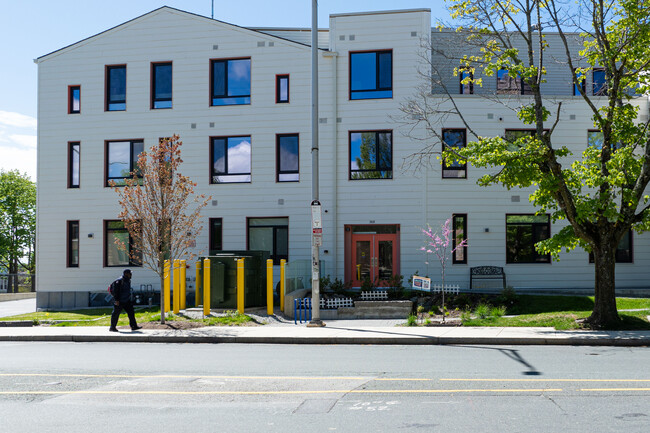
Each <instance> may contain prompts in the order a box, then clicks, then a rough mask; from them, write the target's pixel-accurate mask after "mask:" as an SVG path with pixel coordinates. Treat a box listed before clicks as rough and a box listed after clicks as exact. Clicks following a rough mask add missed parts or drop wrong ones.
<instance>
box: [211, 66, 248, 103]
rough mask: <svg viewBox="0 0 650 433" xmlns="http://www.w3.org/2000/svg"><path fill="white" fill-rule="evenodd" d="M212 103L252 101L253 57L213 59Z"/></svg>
mask: <svg viewBox="0 0 650 433" xmlns="http://www.w3.org/2000/svg"><path fill="white" fill-rule="evenodd" d="M211 66H212V68H211V74H212V79H211V83H212V84H211V85H212V98H211V99H212V105H213V106H215V105H243V104H250V103H251V98H250V96H251V59H235V60H212V62H211Z"/></svg>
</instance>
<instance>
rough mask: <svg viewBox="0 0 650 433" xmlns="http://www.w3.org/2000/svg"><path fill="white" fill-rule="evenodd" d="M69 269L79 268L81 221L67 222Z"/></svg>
mask: <svg viewBox="0 0 650 433" xmlns="http://www.w3.org/2000/svg"><path fill="white" fill-rule="evenodd" d="M66 233H67V248H66V251H67V254H66V255H67V267H69V268H78V267H79V221H68V222H67V228H66Z"/></svg>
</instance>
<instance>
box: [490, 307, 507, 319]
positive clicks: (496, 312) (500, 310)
mask: <svg viewBox="0 0 650 433" xmlns="http://www.w3.org/2000/svg"><path fill="white" fill-rule="evenodd" d="M505 314H506V307H505V306H504V305H499V306H498V307H492V308H491V309H490V317H494V318H495V319H496V318H499V317H502V316H504V315H505Z"/></svg>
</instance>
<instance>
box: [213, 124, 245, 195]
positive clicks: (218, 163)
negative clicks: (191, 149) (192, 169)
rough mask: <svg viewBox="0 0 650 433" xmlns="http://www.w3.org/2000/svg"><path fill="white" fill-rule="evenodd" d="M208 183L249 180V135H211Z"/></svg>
mask: <svg viewBox="0 0 650 433" xmlns="http://www.w3.org/2000/svg"><path fill="white" fill-rule="evenodd" d="M210 140H211V142H212V145H211V146H210V161H211V162H210V183H238V182H239V183H241V182H250V181H251V137H250V136H243V137H211V138H210Z"/></svg>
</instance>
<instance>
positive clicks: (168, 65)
mask: <svg viewBox="0 0 650 433" xmlns="http://www.w3.org/2000/svg"><path fill="white" fill-rule="evenodd" d="M151 108H152V109H158V108H172V62H164V63H152V64H151Z"/></svg>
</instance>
